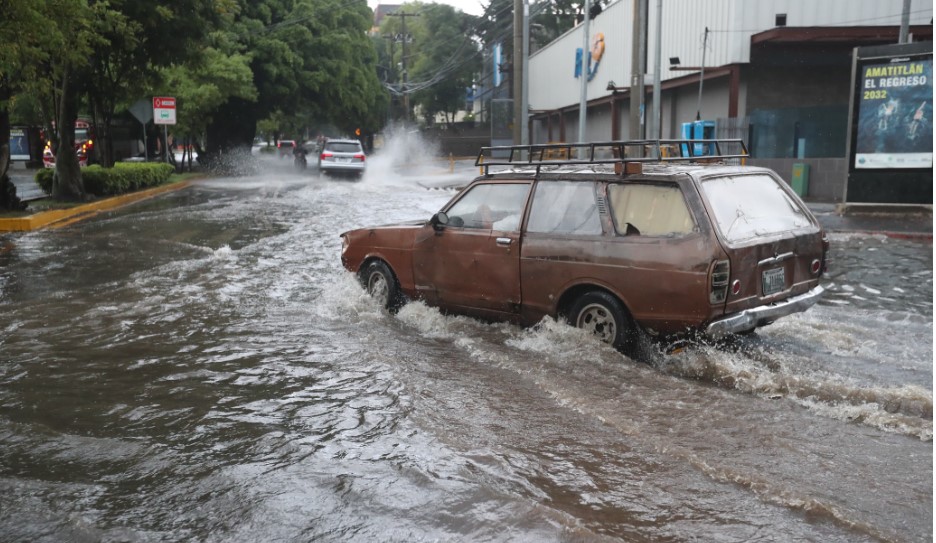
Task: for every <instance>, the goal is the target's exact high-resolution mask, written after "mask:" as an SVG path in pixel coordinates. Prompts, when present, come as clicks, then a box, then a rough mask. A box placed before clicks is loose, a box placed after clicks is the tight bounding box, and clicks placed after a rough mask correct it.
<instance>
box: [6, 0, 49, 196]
mask: <svg viewBox="0 0 936 543" xmlns="http://www.w3.org/2000/svg"><path fill="white" fill-rule="evenodd" d="M43 27H44V25H43V17H42V14H41V12H40V11H39V10H38V9H37V7H36V4H35V3H34V2H33V0H7V1H6V2H5V3H4V8H3V19H2V21H0V202H2V204H0V208H13V207H18V200H17V199H16V198H15V192H16V189H15V187H14V186H13V184H12V183H10V181H9V177H8V176H7V172H8V170H9V166H10V111H11V109H12V100H13V97H14V95H15V94H16V93H18V92H20V91H22V90H23V83H24V81H26V80H28V79H32V78H34V77H35V74H36V67H37V66H38V65H39V64H40V63H41V62H42V61H43V60H44V59H45V58H46V57H45V55H46V51H45V50H44V49H43V48H42V47H41V43H42V41H43V37H44V36H45V34H46V32H45V31H44V28H43Z"/></svg>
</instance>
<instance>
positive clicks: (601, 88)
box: [529, 0, 933, 133]
mask: <svg viewBox="0 0 936 543" xmlns="http://www.w3.org/2000/svg"><path fill="white" fill-rule="evenodd" d="M633 2H634V0H618V1H617V2H615V3H613V4H611V5H610V6H608V7H607V8H605V10H604V11H603V12H602V13H601V14H600V15H599V16H598V17H597V18H596V19H594V20H593V21H591V24H590V28H589V34H590V35H592V36H594V35H595V34H596V33H597V32H602V33H604V37H605V53H604V58H602V60H601V64H600V65H599V66H598V70H597V72H596V74H595V77H594V78H593V79H592V81H591V82H590V83H589V84H588V95H587V96H588V99H589V100H594V99H596V98H601V97H604V96H607V95H609V94H610V91H608V90H607V85H608V82H609V81H614V82H615V84H616V85H617V86H619V87H626V86H629V85H630V78H631V50H632V29H633V12H634V5H633ZM662 3H663V25H662V26H663V31H662V40H661V50H660V52H661V59H662V61H661V64H662V70H661V71H662V72H663V78H662V79H663V80H664V81H665V80H667V79H673V78H676V77H681V76H685V75H688V74H690V73H694V72H693V71H677V70H671V69H670V65H669V58H670V57H679V59H680V65H681V66H684V67H699V66H701V65H702V44H703V41H704V37H705V28H706V27H708V28H709V37H708V41H707V47H706V49H705V65H706V66H707V67H716V66H725V65H728V64H736V63H747V62H749V61H750V44H751V36H752V35H754V34H757V33H760V32H763V31H766V30H770V29H773V28H775V27H776V15H777V14H780V13H785V14H786V16H787V24H786V26H788V27H809V26H896V25H899V24H900V17H901V13H902V11H903V0H664V1H663V2H662ZM648 4H649V12H650V13H649V17H648V37H647V44H648V45H647V47H648V51H647V72H648V76H647V78H646V84H647V85H648V86H650V85H652V82H653V77H652V72H653V68H654V66H653V63H654V55H655V49H654V48H655V47H656V43H657V38H656V26H657V25H656V17H657V13H656V7H657V2H656V1H655V0H649V2H648ZM932 17H933V3H932V0H916V1H915V2H913V4H912V5H911V14H910V24H911V25H921V24H930V21H931V20H932ZM582 37H583V36H582V26H581V25H579V26H577V27H576V28H574V29H572V30H570V31H569V32H567V33H566V34H564V35H563V36H561V37H560V38H559V39H557V40H556V41H554V42H553V43H551V44H549V45H548V46H546V47H544V48H543V49H541V50H539V51H537V52H536V53H534V54H533V55H531V57H530V73H529V77H530V97H529V98H530V100H529V101H530V108H532V109H534V110H553V109H559V108H563V107H568V106H572V105H575V104H578V103H579V100H580V96H581V91H580V83H579V80H578V79H576V78H575V50H576V48H579V47H582ZM742 96H743V94H742ZM740 111H745V110H744V109H743V108H742V109H741V110H740ZM664 126H666V125H664ZM622 133H624V132H622Z"/></svg>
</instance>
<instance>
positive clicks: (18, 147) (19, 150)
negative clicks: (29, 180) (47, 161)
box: [10, 127, 30, 160]
mask: <svg viewBox="0 0 936 543" xmlns="http://www.w3.org/2000/svg"><path fill="white" fill-rule="evenodd" d="M29 159H30V157H29V136H28V135H27V134H26V129H25V128H19V127H14V128H11V129H10V160H29Z"/></svg>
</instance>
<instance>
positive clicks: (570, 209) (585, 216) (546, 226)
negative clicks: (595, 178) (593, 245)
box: [526, 181, 601, 236]
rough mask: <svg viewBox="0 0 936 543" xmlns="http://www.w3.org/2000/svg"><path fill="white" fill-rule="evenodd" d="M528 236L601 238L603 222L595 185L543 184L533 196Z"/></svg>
mask: <svg viewBox="0 0 936 543" xmlns="http://www.w3.org/2000/svg"><path fill="white" fill-rule="evenodd" d="M526 231H527V232H541V233H550V234H573V235H585V236H596V235H601V219H600V218H599V217H598V206H597V205H595V184H594V183H591V182H582V181H578V182H573V181H540V182H539V183H538V184H537V185H536V191H535V193H534V195H533V205H532V207H531V208H530V220H529V221H527V227H526Z"/></svg>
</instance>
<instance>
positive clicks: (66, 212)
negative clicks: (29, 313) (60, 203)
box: [0, 179, 192, 232]
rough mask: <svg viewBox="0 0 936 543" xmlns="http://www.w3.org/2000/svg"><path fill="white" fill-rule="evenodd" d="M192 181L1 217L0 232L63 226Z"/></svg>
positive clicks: (181, 187) (180, 187)
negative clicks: (11, 216)
mask: <svg viewBox="0 0 936 543" xmlns="http://www.w3.org/2000/svg"><path fill="white" fill-rule="evenodd" d="M191 181H192V180H190V179H187V180H184V181H179V182H177V183H172V184H171V185H163V186H160V187H155V188H151V189H146V190H141V191H138V192H132V193H129V194H121V195H120V196H114V197H112V198H106V199H104V200H98V201H96V202H91V203H88V204H83V205H80V206H75V207H72V208H69V209H53V210H50V211H42V212H39V213H36V214H34V215H29V216H28V217H17V218H8V219H0V232H28V231H30V230H36V229H39V228H45V227H50V228H62V227H65V226H68V225H70V224H74V223H76V222H78V221H81V220H84V219H88V218H91V217H94V216H95V215H98V214H99V213H102V212H104V211H110V210H112V209H117V208H119V207H123V206H126V205H130V204H132V203H135V202H139V201H140V200H145V199H147V198H152V197H153V196H156V195H159V194H163V193H165V192H171V191H175V190H180V189H184V188H185V187H187V186H189V185H190V184H191Z"/></svg>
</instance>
